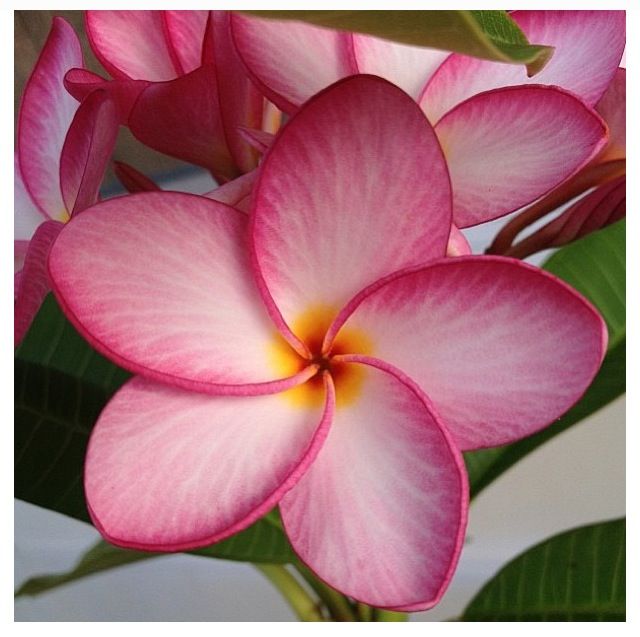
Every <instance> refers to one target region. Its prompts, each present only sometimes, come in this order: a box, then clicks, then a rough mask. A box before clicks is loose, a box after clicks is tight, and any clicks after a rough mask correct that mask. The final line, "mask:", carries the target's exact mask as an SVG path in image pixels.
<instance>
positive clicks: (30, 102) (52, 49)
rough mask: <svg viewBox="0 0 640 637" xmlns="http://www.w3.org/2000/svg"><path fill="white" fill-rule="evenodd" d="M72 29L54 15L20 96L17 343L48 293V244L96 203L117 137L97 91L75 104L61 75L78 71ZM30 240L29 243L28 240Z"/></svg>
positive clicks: (106, 101)
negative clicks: (80, 213) (46, 264)
mask: <svg viewBox="0 0 640 637" xmlns="http://www.w3.org/2000/svg"><path fill="white" fill-rule="evenodd" d="M82 63H83V61H82V52H81V49H80V43H79V41H78V38H77V36H76V34H75V33H74V31H73V29H72V28H71V26H70V25H69V24H68V23H67V22H65V21H64V20H63V19H62V18H54V21H53V25H52V27H51V31H50V33H49V36H48V38H47V41H46V43H45V45H44V48H43V49H42V52H41V54H40V57H39V58H38V61H37V63H36V66H35V68H34V69H33V72H32V73H31V76H30V77H29V80H28V82H27V85H26V87H25V90H24V94H23V96H22V102H21V104H20V114H19V118H18V133H17V138H18V148H17V151H16V154H15V161H14V180H15V181H14V184H15V201H14V206H15V209H14V214H15V236H16V239H17V241H16V245H15V252H16V256H17V257H18V259H17V262H16V268H17V270H18V276H17V277H16V280H15V292H14V295H15V318H14V320H15V324H14V340H15V342H16V344H17V343H19V342H20V340H21V339H22V337H23V336H24V334H25V333H26V331H27V329H28V327H29V325H30V324H31V321H32V319H33V317H34V316H35V314H36V312H37V311H38V309H39V307H40V305H41V303H42V300H43V299H44V296H45V295H46V293H47V291H48V282H47V277H46V271H45V262H46V255H47V251H48V248H49V245H50V244H51V242H52V241H53V239H55V237H56V236H57V234H58V232H59V231H60V228H61V227H62V224H63V223H64V222H66V221H68V220H69V218H70V217H71V216H72V215H74V214H77V213H78V212H80V211H82V210H84V209H85V208H88V207H89V206H91V205H93V204H94V203H95V202H96V201H97V200H98V191H99V188H100V184H101V182H102V179H103V176H104V172H105V170H106V167H107V163H108V161H109V158H110V156H111V152H112V150H113V147H114V145H115V140H116V135H117V132H118V121H117V117H116V109H115V106H114V104H113V102H112V100H111V99H110V98H109V96H108V95H106V94H105V93H104V92H102V91H99V92H95V93H93V94H92V95H91V96H89V97H88V98H87V99H86V100H85V101H83V102H82V104H81V105H80V106H78V103H77V102H76V101H75V100H74V99H73V98H72V97H71V96H70V95H68V94H67V92H66V91H65V88H64V85H63V77H64V75H65V73H66V72H67V71H68V70H69V68H71V67H74V66H82ZM32 237H33V238H32Z"/></svg>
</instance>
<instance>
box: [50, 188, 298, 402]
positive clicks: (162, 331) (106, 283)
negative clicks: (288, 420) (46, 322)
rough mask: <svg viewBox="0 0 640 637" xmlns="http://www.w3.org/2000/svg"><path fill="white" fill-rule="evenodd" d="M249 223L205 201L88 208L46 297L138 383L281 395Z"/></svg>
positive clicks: (150, 199) (66, 242) (163, 199)
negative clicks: (249, 247) (51, 295)
mask: <svg viewBox="0 0 640 637" xmlns="http://www.w3.org/2000/svg"><path fill="white" fill-rule="evenodd" d="M246 242H247V217H246V216H245V215H243V214H242V213H240V212H238V211H236V210H234V209H233V208H230V207H228V206H225V205H224V204H220V203H218V202H215V201H211V200H210V199H206V198H204V197H198V196H195V195H186V194H179V193H166V192H163V193H140V194H137V195H130V196H128V197H126V198H115V199H109V200H107V201H104V202H102V203H100V204H97V205H96V206H95V207H93V208H91V209H90V212H88V213H86V214H82V215H79V216H78V217H77V219H74V220H73V222H72V223H70V224H68V225H67V226H66V227H65V229H64V230H63V232H62V233H61V235H60V236H59V237H58V240H57V241H56V243H55V245H54V247H53V249H52V251H51V255H50V259H49V271H50V274H51V278H52V281H53V287H54V291H55V293H56V296H57V297H58V299H59V301H60V303H61V305H62V307H63V308H64V309H65V312H66V314H67V316H68V317H69V318H70V319H71V321H72V322H73V323H74V324H75V326H76V327H77V328H78V329H79V330H80V332H81V333H82V334H83V335H84V336H85V337H86V338H87V339H88V340H89V341H90V342H91V343H92V344H93V345H94V347H96V349H98V350H99V351H101V352H103V353H105V354H106V355H107V356H109V357H110V358H111V359H112V360H115V361H116V362H118V363H119V364H120V365H122V366H123V367H125V368H127V369H130V370H132V371H134V372H137V373H140V374H142V375H143V376H146V377H148V378H152V379H156V380H160V381H162V382H165V383H168V384H172V385H176V386H180V387H184V388H187V389H192V390H195V391H203V392H209V393H234V394H254V393H268V392H272V391H281V390H282V389H284V388H286V387H288V386H291V385H293V384H296V383H297V382H300V380H302V379H304V378H306V377H308V376H309V373H310V372H309V371H306V372H305V371H302V372H300V374H298V375H296V376H294V377H292V378H289V379H288V380H282V379H281V378H280V377H279V376H278V374H277V371H274V367H273V362H272V359H271V356H272V346H273V343H274V339H276V338H278V336H277V332H276V328H275V327H274V326H273V325H272V323H271V322H270V321H269V317H268V316H267V314H266V312H265V310H264V309H263V306H262V303H261V301H260V296H259V294H258V291H257V289H256V287H255V283H254V281H253V278H252V276H251V271H250V269H249V263H248V260H249V259H248V255H247V251H246V248H245V246H246Z"/></svg>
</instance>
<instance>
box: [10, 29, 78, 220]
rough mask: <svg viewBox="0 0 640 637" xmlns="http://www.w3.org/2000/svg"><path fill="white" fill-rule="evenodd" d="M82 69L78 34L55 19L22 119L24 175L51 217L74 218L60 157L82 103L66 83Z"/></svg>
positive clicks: (25, 97)
mask: <svg viewBox="0 0 640 637" xmlns="http://www.w3.org/2000/svg"><path fill="white" fill-rule="evenodd" d="M82 65H83V61H82V50H81V49H80V42H79V40H78V36H77V35H76V34H75V32H74V30H73V28H72V27H71V26H70V25H69V24H68V23H67V22H65V21H64V20H63V19H62V18H54V19H53V25H52V26H51V31H50V32H49V35H48V37H47V41H46V42H45V44H44V47H43V48H42V51H41V52H40V57H39V58H38V61H37V62H36V65H35V68H34V69H33V71H32V73H31V76H30V77H29V80H28V81H27V84H26V86H25V89H24V93H23V95H22V103H21V104H20V115H19V117H18V159H19V162H20V172H21V174H22V178H23V180H24V184H25V186H26V189H27V191H28V193H29V195H30V197H31V199H32V200H33V202H34V203H35V204H36V205H37V206H38V208H40V210H41V211H42V212H43V213H44V214H45V215H47V216H48V217H49V218H51V219H58V220H64V219H67V218H68V214H67V210H66V208H65V205H64V201H63V199H62V193H61V192H60V174H59V166H60V153H61V152H62V146H63V144H64V139H65V136H66V134H67V130H68V128H69V125H70V124H71V120H72V119H73V116H74V114H75V112H76V109H77V108H78V104H77V102H76V101H75V100H74V99H73V97H71V95H69V94H68V93H67V91H66V90H65V88H64V84H63V79H64V75H65V73H66V72H67V71H68V70H69V69H71V68H74V67H78V66H82Z"/></svg>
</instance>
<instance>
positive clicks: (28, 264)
mask: <svg viewBox="0 0 640 637" xmlns="http://www.w3.org/2000/svg"><path fill="white" fill-rule="evenodd" d="M62 227H63V226H62V224H61V223H60V222H58V221H45V222H44V223H43V224H42V225H41V226H40V227H39V228H38V229H37V230H36V232H35V234H34V235H33V239H31V241H30V242H29V247H28V249H27V251H26V254H25V259H24V267H23V268H22V272H21V274H20V278H19V281H18V285H17V287H16V289H15V291H14V298H15V307H14V324H13V335H14V344H15V345H16V346H17V345H19V344H20V341H22V339H23V338H24V335H25V334H26V333H27V331H28V329H29V327H30V326H31V321H33V319H34V317H35V315H36V314H37V313H38V310H39V309H40V306H41V305H42V301H44V297H45V296H46V295H47V292H49V277H48V276H47V255H48V254H49V250H50V248H51V244H52V243H53V242H54V240H55V238H56V237H57V236H58V233H59V232H60V230H61V229H62Z"/></svg>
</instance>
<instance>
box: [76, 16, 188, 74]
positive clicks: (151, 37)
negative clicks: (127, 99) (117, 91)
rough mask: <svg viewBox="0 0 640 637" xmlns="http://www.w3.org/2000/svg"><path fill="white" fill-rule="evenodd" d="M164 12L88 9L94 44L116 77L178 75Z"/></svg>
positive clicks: (101, 59)
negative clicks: (166, 30) (169, 42)
mask: <svg viewBox="0 0 640 637" xmlns="http://www.w3.org/2000/svg"><path fill="white" fill-rule="evenodd" d="M162 13H163V12H162V11H123V10H117V11H116V10H109V11H106V10H99V11H86V12H85V24H86V31H87V37H88V38H89V42H90V44H91V48H92V49H93V52H94V53H95V54H96V57H97V58H98V59H99V60H100V62H101V63H102V65H103V66H104V68H105V69H107V71H109V73H110V74H111V75H112V76H113V77H114V78H117V79H132V80H149V81H152V82H163V81H165V80H172V79H174V78H175V77H177V76H178V63H177V60H174V58H173V57H172V55H173V52H172V50H171V49H170V48H169V46H168V44H167V40H166V35H165V28H164V20H163V16H162ZM74 66H79V65H77V64H76V65H74Z"/></svg>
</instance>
